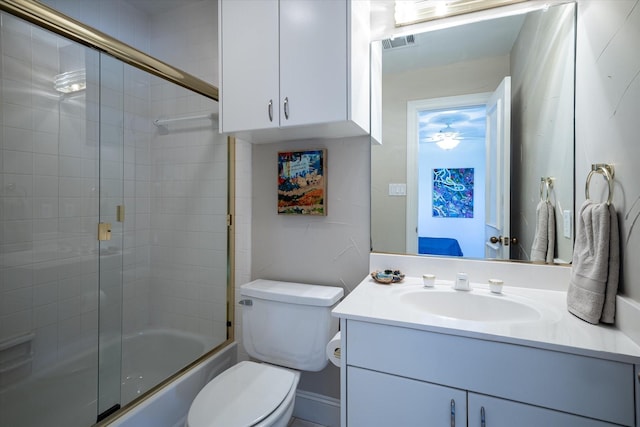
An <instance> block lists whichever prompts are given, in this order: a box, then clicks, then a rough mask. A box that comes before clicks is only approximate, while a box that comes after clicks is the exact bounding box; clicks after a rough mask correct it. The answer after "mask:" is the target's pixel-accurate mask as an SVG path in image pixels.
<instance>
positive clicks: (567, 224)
mask: <svg viewBox="0 0 640 427" xmlns="http://www.w3.org/2000/svg"><path fill="white" fill-rule="evenodd" d="M562 222H563V226H562V233H563V235H564V237H566V238H567V239H570V238H571V211H568V210H566V211H562Z"/></svg>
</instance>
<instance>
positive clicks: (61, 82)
mask: <svg viewBox="0 0 640 427" xmlns="http://www.w3.org/2000/svg"><path fill="white" fill-rule="evenodd" d="M53 87H54V88H55V90H57V91H58V92H61V93H74V92H80V91H81V90H84V89H86V88H87V79H86V74H85V71H84V70H75V71H67V72H66V73H61V74H58V75H56V76H55V77H54V79H53Z"/></svg>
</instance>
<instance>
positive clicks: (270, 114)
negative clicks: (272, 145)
mask: <svg viewBox="0 0 640 427" xmlns="http://www.w3.org/2000/svg"><path fill="white" fill-rule="evenodd" d="M267 111H268V112H269V121H270V122H272V121H273V99H270V100H269V107H268V108H267Z"/></svg>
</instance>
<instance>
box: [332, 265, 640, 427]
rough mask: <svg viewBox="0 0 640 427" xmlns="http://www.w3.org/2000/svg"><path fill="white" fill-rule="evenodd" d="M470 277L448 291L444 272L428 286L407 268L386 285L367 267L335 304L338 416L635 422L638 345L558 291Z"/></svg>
mask: <svg viewBox="0 0 640 427" xmlns="http://www.w3.org/2000/svg"><path fill="white" fill-rule="evenodd" d="M408 258H414V257H408ZM421 262H423V263H424V262H425V261H423V260H421ZM426 262H429V261H426ZM431 262H432V263H433V262H434V261H431ZM436 262H437V261H436ZM441 262H442V261H441ZM467 262H472V261H467ZM456 263H457V264H456V266H457V267H458V268H462V267H463V268H466V269H473V268H476V269H477V270H478V271H481V270H482V264H481V262H480V263H479V264H475V265H470V264H469V265H465V262H464V261H456ZM445 264H446V262H445ZM396 265H397V263H396ZM491 265H492V267H491V273H492V274H496V267H495V264H491ZM519 267H520V268H533V269H535V268H536V266H527V267H524V266H519ZM423 268H430V267H423ZM440 268H441V271H440V272H439V274H437V276H438V277H444V273H443V272H442V271H444V270H445V268H444V267H442V266H441V267H440ZM500 268H507V269H508V268H512V269H513V268H514V266H513V265H511V266H509V265H508V264H505V266H500V267H499V268H498V270H499V269H500ZM551 268H553V266H552V267H551ZM555 268H559V267H555ZM566 270H568V268H566V267H565V270H564V271H561V273H560V277H561V278H562V280H563V278H564V277H565V276H566ZM423 271H424V270H423ZM454 271H455V270H454ZM540 271H541V272H542V270H540ZM548 271H549V270H546V272H548ZM426 272H428V271H425V273H426ZM498 273H499V271H498ZM525 273H526V272H525ZM529 273H531V272H529ZM503 274H504V275H508V274H510V273H508V272H505V273H503ZM544 274H546V273H543V274H523V275H522V277H523V279H522V280H521V282H520V283H522V282H526V281H527V279H526V277H529V279H528V280H531V279H532V278H534V277H537V278H538V279H539V278H540V277H542V276H544ZM553 274H554V273H553V272H552V273H551V275H553ZM451 276H455V272H453V273H452V274H451ZM476 276H478V275H477V274H476ZM469 277H470V279H471V282H472V284H471V287H472V290H471V291H455V290H453V289H452V288H451V283H452V281H451V280H448V279H449V278H448V277H447V278H446V280H437V281H436V286H435V287H432V288H425V287H424V286H423V285H422V277H421V275H420V277H419V278H418V275H417V274H415V272H414V275H413V277H410V274H409V275H408V276H407V278H405V280H404V281H403V282H401V283H396V284H392V285H381V284H377V283H375V282H374V281H373V279H371V278H370V277H367V278H365V279H364V280H363V281H362V283H361V284H360V285H359V286H358V287H357V288H356V289H355V290H354V291H352V292H351V294H350V295H349V296H348V297H347V298H346V299H345V300H344V301H343V302H342V303H341V304H340V305H338V307H336V309H334V311H333V314H334V315H335V316H337V317H340V319H341V331H342V332H341V336H342V343H341V344H342V359H341V363H342V366H341V368H342V369H341V383H342V384H341V392H342V409H341V410H342V425H343V426H346V427H349V426H351V427H353V426H365V425H366V426H388V425H402V426H403V427H410V426H424V425H447V426H465V425H469V426H479V427H480V426H483V427H485V426H486V427H496V426H500V427H501V426H505V427H506V426H516V425H517V426H541V425H544V426H563V427H566V426H613V425H624V426H635V425H637V422H636V419H637V417H638V416H637V408H638V399H637V398H636V394H637V393H636V392H635V389H636V384H637V381H638V379H637V375H638V365H639V364H640V347H639V346H638V345H637V344H636V343H634V342H633V341H632V340H631V339H630V338H629V337H628V336H627V335H626V334H624V333H623V332H622V331H621V330H619V329H618V328H616V327H611V326H603V325H599V326H594V325H590V324H587V323H585V322H583V321H581V320H579V319H577V318H575V317H574V316H572V315H571V314H569V313H568V312H567V310H566V300H565V298H566V293H565V292H564V291H563V290H553V289H549V288H548V287H549V285H548V284H547V289H539V288H538V289H536V288H531V287H527V286H508V285H507V284H508V282H509V281H511V282H512V281H513V279H512V278H510V280H509V281H507V283H506V284H505V287H504V290H503V293H502V294H493V293H491V292H490V291H489V286H488V285H485V284H484V283H475V281H474V274H469ZM562 280H561V281H560V283H559V286H558V287H559V288H561V287H562ZM512 283H513V282H512ZM525 285H526V283H525ZM460 307H462V309H461V308H460Z"/></svg>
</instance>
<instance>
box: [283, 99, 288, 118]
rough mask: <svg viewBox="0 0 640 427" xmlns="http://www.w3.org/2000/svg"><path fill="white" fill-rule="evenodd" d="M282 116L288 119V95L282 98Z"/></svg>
mask: <svg viewBox="0 0 640 427" xmlns="http://www.w3.org/2000/svg"><path fill="white" fill-rule="evenodd" d="M284 118H285V119H287V120H289V97H288V96H287V97H285V98H284Z"/></svg>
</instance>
